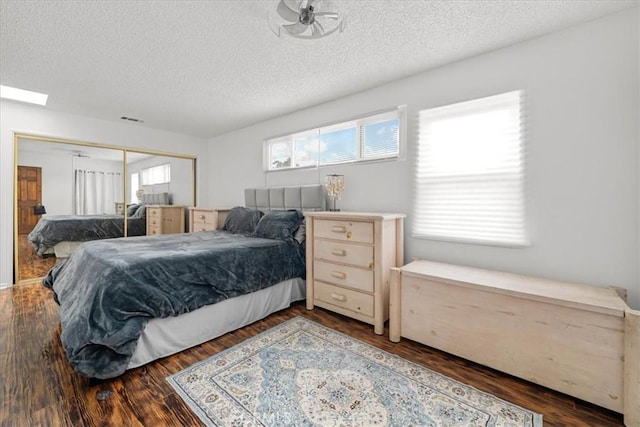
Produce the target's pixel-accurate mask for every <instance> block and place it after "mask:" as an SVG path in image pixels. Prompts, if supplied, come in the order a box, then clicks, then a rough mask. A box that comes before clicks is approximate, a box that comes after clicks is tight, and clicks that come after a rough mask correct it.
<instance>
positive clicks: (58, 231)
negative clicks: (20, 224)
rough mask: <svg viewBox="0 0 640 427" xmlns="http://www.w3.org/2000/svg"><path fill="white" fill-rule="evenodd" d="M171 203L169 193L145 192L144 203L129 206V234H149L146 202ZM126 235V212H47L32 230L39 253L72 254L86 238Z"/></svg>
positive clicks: (30, 239)
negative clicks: (66, 213) (67, 213)
mask: <svg viewBox="0 0 640 427" xmlns="http://www.w3.org/2000/svg"><path fill="white" fill-rule="evenodd" d="M170 203H171V195H170V194H169V193H159V194H144V195H143V199H142V201H141V203H140V204H135V205H130V206H129V207H128V208H127V235H128V236H144V235H145V234H146V215H145V209H144V208H143V206H146V205H148V204H164V205H168V204H170ZM115 237H124V215H123V214H117V215H44V216H42V217H41V218H40V220H39V221H38V223H37V224H36V226H35V227H34V229H33V230H32V231H31V233H29V236H28V238H29V242H30V243H31V245H32V246H33V247H34V249H35V251H36V253H37V254H38V255H41V256H42V255H47V254H55V256H56V257H57V258H66V257H68V256H69V255H70V254H71V253H72V252H73V251H74V250H76V248H77V247H78V246H79V245H80V244H81V243H83V242H88V241H91V240H102V239H112V238H115Z"/></svg>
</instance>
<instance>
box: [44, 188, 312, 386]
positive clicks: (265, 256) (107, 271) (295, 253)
mask: <svg viewBox="0 0 640 427" xmlns="http://www.w3.org/2000/svg"><path fill="white" fill-rule="evenodd" d="M245 205H246V207H247V208H234V209H236V210H237V211H240V212H246V215H247V217H246V218H249V217H250V218H252V219H251V223H252V226H253V227H255V228H253V231H252V232H251V231H249V229H248V228H246V227H245V225H244V224H245V223H246V222H247V221H244V220H242V224H241V222H240V221H238V217H237V216H235V217H234V216H233V215H232V214H231V213H230V214H229V216H228V217H227V220H226V221H225V224H224V229H223V230H212V231H204V232H197V233H186V234H171V235H160V236H147V237H139V238H134V239H115V240H108V241H102V242H90V243H87V244H85V245H82V247H81V248H80V249H79V250H78V251H77V252H76V253H74V254H73V255H72V256H71V257H70V258H69V259H68V260H67V261H66V262H65V263H63V264H61V265H59V266H57V268H54V269H53V270H52V272H50V274H49V275H48V277H47V278H46V279H45V281H44V283H45V286H47V287H50V288H51V289H52V290H53V291H54V293H55V295H56V298H57V301H58V302H59V304H60V318H61V324H62V333H61V340H62V342H63V345H64V347H65V350H66V352H67V355H68V358H69V361H70V363H71V364H72V365H73V367H74V369H75V370H76V372H79V373H81V374H83V375H86V376H89V377H96V378H108V377H113V376H118V375H120V374H122V373H123V372H124V371H125V370H126V369H132V368H135V367H138V366H141V365H144V364H146V363H149V362H151V361H153V360H156V359H159V358H162V357H166V356H169V355H171V354H174V353H177V352H179V351H182V350H185V349H187V348H190V347H193V346H195V345H198V344H201V343H203V342H205V341H208V340H211V339H213V338H216V337H218V336H221V335H223V334H225V333H227V332H230V331H233V330H235V329H238V328H241V327H243V326H246V325H248V324H250V323H253V322H255V321H257V320H259V319H262V318H264V317H266V316H268V315H269V314H271V313H273V312H276V311H278V310H281V309H284V308H286V307H288V306H289V305H290V304H291V303H292V302H294V301H299V300H303V299H304V298H305V290H306V288H305V280H304V275H305V271H306V270H305V265H304V250H305V244H304V234H303V233H304V226H303V224H304V216H303V213H302V212H303V211H305V210H323V209H324V207H325V196H324V192H323V187H322V186H320V185H312V186H302V187H280V188H270V189H248V190H246V191H245ZM288 209H296V210H293V211H288ZM258 210H259V211H262V212H266V213H265V214H264V216H260V212H258ZM256 216H257V218H258V219H255V218H256ZM263 233H266V234H263ZM87 268H89V269H90V270H91V271H90V272H87V271H85V269H87ZM127 274H132V276H131V277H132V278H130V279H126V278H125V276H126V275H127ZM245 275H248V276H245ZM94 282H99V283H98V284H96V283H94ZM236 282H237V283H236ZM230 283H235V285H237V287H235V286H233V287H231V286H230ZM120 284H122V285H120ZM96 287H97V288H96ZM78 293H80V294H82V296H81V298H82V299H81V300H82V301H83V302H81V303H78V301H80V300H77V301H76V298H80V297H79V296H78ZM158 293H159V295H158ZM184 293H186V295H185V294H184ZM196 294H197V295H196ZM90 295H94V296H93V297H92V296H90ZM194 295H195V296H194ZM114 299H115V300H117V301H112V300H114ZM210 301H212V302H210ZM130 304H133V307H130V306H129V305H130ZM138 304H142V306H143V307H142V308H141V307H138V306H137V305H138ZM203 304H205V305H203ZM103 310H106V311H108V312H110V313H109V314H107V313H105V312H104V311H103ZM158 310H160V311H162V313H160V314H158ZM165 310H166V311H165ZM132 313H133V314H132ZM114 316H115V317H114ZM158 316H159V317H158ZM79 319H84V320H82V321H79ZM94 323H95V324H96V325H95V326H96V328H95V329H92V328H88V325H90V324H91V325H93V324H94ZM109 328H112V329H114V331H111V329H109ZM96 334H97V335H96ZM104 334H106V337H107V338H105V339H101V338H100V336H101V335H104Z"/></svg>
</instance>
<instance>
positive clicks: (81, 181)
mask: <svg viewBox="0 0 640 427" xmlns="http://www.w3.org/2000/svg"><path fill="white" fill-rule="evenodd" d="M73 186H74V197H73V198H74V203H73V213H74V214H75V215H100V214H115V213H116V211H115V206H116V202H121V201H122V200H124V197H123V194H122V188H123V181H122V175H121V174H120V173H114V172H101V171H87V170H83V169H76V170H74V174H73Z"/></svg>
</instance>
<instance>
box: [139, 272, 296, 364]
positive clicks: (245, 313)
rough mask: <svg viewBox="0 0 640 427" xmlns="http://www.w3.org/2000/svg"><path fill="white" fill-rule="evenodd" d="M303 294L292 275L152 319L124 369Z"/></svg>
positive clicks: (260, 316) (260, 315) (284, 305)
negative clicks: (237, 295) (245, 292)
mask: <svg viewBox="0 0 640 427" xmlns="http://www.w3.org/2000/svg"><path fill="white" fill-rule="evenodd" d="M305 294H306V285H305V281H304V280H303V279H301V278H296V279H291V280H286V281H284V282H280V283H278V284H277V285H274V286H271V287H268V288H266V289H262V290H260V291H257V292H253V293H250V294H246V295H241V296H239V297H236V298H231V299H228V300H224V301H222V302H219V303H217V304H212V305H207V306H204V307H201V308H199V309H197V310H195V311H192V312H190V313H186V314H183V315H181V316H177V317H167V318H161V319H160V318H159V319H152V320H151V321H149V323H147V326H146V327H145V329H144V330H143V331H142V335H141V336H140V338H139V339H138V345H137V347H136V350H135V352H134V353H133V356H132V357H131V361H130V362H129V366H128V367H127V369H132V368H137V367H138V366H142V365H144V364H147V363H149V362H151V361H153V360H156V359H160V358H162V357H166V356H169V355H171V354H174V353H178V352H180V351H182V350H185V349H187V348H190V347H193V346H196V345H199V344H202V343H203V342H206V341H209V340H211V339H213V338H216V337H219V336H221V335H224V334H226V333H227V332H231V331H235V330H236V329H239V328H242V327H243V326H246V325H249V324H251V323H253V322H255V321H258V320H260V319H263V318H265V317H267V316H268V315H269V314H271V313H274V312H276V311H279V310H282V309H285V308H287V307H289V306H290V305H291V303H292V302H294V301H300V300H303V299H304V298H305Z"/></svg>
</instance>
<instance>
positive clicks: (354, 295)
mask: <svg viewBox="0 0 640 427" xmlns="http://www.w3.org/2000/svg"><path fill="white" fill-rule="evenodd" d="M313 284H314V292H315V298H316V299H317V300H319V301H323V302H326V303H327V304H332V305H335V306H338V307H342V308H346V309H347V310H351V311H355V312H356V313H361V314H364V315H366V316H371V317H373V295H368V294H363V293H361V292H358V291H352V290H349V289H344V288H340V287H338V286H333V285H330V284H328V283H322V282H317V281H316V282H314V283H313Z"/></svg>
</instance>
